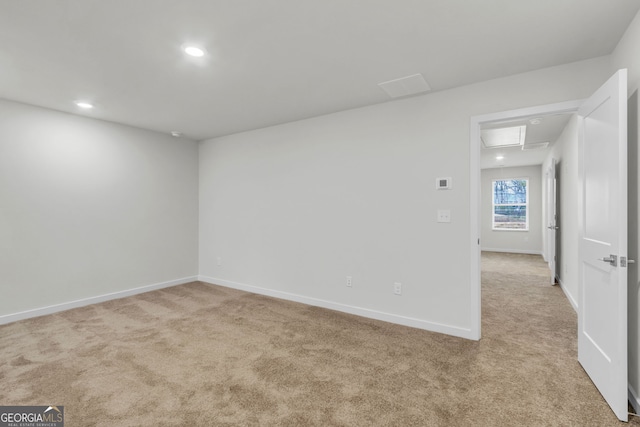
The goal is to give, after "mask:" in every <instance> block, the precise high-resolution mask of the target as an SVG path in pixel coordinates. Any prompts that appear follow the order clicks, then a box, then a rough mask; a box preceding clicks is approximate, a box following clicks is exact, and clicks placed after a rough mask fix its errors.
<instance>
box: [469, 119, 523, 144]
mask: <svg viewBox="0 0 640 427" xmlns="http://www.w3.org/2000/svg"><path fill="white" fill-rule="evenodd" d="M526 134H527V126H525V125H522V126H511V127H507V128H498V129H482V131H481V132H480V139H481V140H482V145H483V146H484V148H503V147H517V146H520V145H524V139H525V136H526Z"/></svg>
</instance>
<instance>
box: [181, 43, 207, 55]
mask: <svg viewBox="0 0 640 427" xmlns="http://www.w3.org/2000/svg"><path fill="white" fill-rule="evenodd" d="M182 49H183V50H184V53H186V54H187V55H191V56H195V57H198V58H199V57H201V56H204V49H201V48H199V47H197V46H191V45H186V46H184V47H183V48H182Z"/></svg>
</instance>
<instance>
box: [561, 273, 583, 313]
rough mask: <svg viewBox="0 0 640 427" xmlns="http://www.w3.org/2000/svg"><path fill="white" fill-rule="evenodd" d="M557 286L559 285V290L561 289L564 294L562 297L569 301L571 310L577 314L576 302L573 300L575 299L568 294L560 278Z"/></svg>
mask: <svg viewBox="0 0 640 427" xmlns="http://www.w3.org/2000/svg"><path fill="white" fill-rule="evenodd" d="M558 284H559V285H560V289H562V292H564V295H565V296H566V297H567V299H568V300H569V304H571V307H573V310H574V311H575V312H576V313H577V312H578V302H577V301H576V300H575V298H573V295H571V294H570V293H569V291H568V290H567V287H566V286H565V285H564V283H562V280H561V279H560V278H558Z"/></svg>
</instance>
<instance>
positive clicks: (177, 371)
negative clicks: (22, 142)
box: [0, 253, 640, 427]
mask: <svg viewBox="0 0 640 427" xmlns="http://www.w3.org/2000/svg"><path fill="white" fill-rule="evenodd" d="M483 267H484V271H483V276H482V280H483V331H482V332H483V338H482V340H481V341H479V342H475V341H469V340H464V339H460V338H455V337H450V336H445V335H441V334H435V333H430V332H426V331H422V330H418V329H413V328H408V327H403V326H398V325H393V324H389V323H385V322H379V321H375V320H369V319H363V318H359V317H356V316H352V315H347V314H342V313H338V312H334V311H330V310H325V309H320V308H314V307H310V306H306V305H303V304H297V303H293V302H287V301H281V300H277V299H273V298H268V297H264V296H259V295H253V294H249V293H245V292H241V291H237V290H232V289H227V288H223V287H217V286H211V285H207V284H203V283H199V282H195V283H190V284H186V285H181V286H176V287H172V288H167V289H164V290H159V291H154V292H149V293H146V294H141V295H137V296H134V297H129V298H124V299H121V300H116V301H110V302H106V303H102V304H96V305H92V306H88V307H83V308H79V309H74V310H70V311H66V312H62V313H58V314H54V315H49V316H44V317H40V318H35V319H29V320H24V321H19V322H15V323H12V324H8V325H4V326H0V385H1V386H0V405H50V404H57V405H64V407H65V415H66V426H67V427H73V426H82V427H86V426H105V427H106V426H110V427H112V426H502V425H505V426H618V425H620V426H622V425H624V424H622V423H619V422H618V421H617V420H616V418H615V416H614V415H613V413H612V412H611V411H610V410H609V408H608V407H607V405H606V404H605V402H604V400H603V399H602V398H601V396H600V395H599V394H598V392H597V390H596V389H595V387H594V386H593V385H592V383H591V382H590V381H589V379H588V377H587V375H586V374H585V373H584V371H583V370H582V368H581V367H580V365H579V364H578V362H577V360H576V338H575V337H576V315H575V312H574V311H573V309H572V308H571V306H570V305H569V303H568V302H567V300H566V298H565V297H564V295H563V294H562V291H561V290H560V289H559V288H558V287H553V286H550V285H549V284H548V283H547V280H546V277H547V276H546V267H545V265H544V263H543V262H542V260H541V258H540V257H535V256H526V255H501V254H491V253H488V254H485V255H484V256H483ZM505 270H506V271H507V272H508V273H506V274H505V273H504V272H503V271H505ZM630 425H640V422H638V420H637V419H634V420H633V421H632V422H631V423H630Z"/></svg>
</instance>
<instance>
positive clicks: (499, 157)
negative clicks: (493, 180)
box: [496, 156, 504, 160]
mask: <svg viewBox="0 0 640 427" xmlns="http://www.w3.org/2000/svg"><path fill="white" fill-rule="evenodd" d="M496 160H504V156H496Z"/></svg>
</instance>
